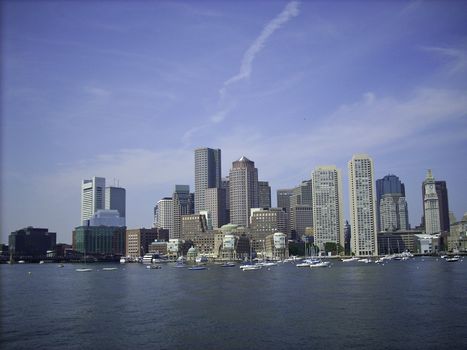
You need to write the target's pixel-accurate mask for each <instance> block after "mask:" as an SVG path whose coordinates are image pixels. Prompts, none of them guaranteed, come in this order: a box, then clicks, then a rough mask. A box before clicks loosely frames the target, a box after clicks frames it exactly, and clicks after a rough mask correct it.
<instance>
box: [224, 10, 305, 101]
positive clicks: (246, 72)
mask: <svg viewBox="0 0 467 350" xmlns="http://www.w3.org/2000/svg"><path fill="white" fill-rule="evenodd" d="M298 14H299V2H298V1H291V2H289V3H288V4H287V5H286V6H285V8H284V10H283V11H282V12H281V13H280V14H279V15H277V17H276V18H274V19H273V20H272V21H270V22H269V23H268V24H267V25H266V26H265V27H264V28H263V30H262V31H261V33H260V35H259V36H258V37H257V38H256V39H255V40H254V41H253V43H252V44H251V45H250V47H249V48H248V49H247V50H246V51H245V53H244V54H243V59H242V63H241V65H240V71H239V72H238V74H236V75H234V76H233V77H231V78H229V79H227V80H226V81H225V82H224V84H223V86H222V88H221V90H220V94H221V97H222V96H224V94H225V92H226V89H227V87H228V86H229V85H232V84H234V83H236V82H238V81H241V80H244V79H248V78H249V77H250V75H251V73H252V71H253V61H254V59H255V57H256V55H258V53H259V52H260V51H261V50H262V49H263V47H264V45H265V44H266V42H267V40H268V39H269V37H270V36H271V35H272V34H274V32H275V31H276V30H278V29H279V28H280V27H282V26H283V25H284V24H285V23H287V22H288V21H289V20H290V19H291V18H292V17H295V16H297V15H298Z"/></svg>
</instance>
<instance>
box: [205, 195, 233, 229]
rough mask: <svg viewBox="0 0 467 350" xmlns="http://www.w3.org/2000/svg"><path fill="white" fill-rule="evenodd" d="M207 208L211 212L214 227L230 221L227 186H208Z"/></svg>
mask: <svg viewBox="0 0 467 350" xmlns="http://www.w3.org/2000/svg"><path fill="white" fill-rule="evenodd" d="M206 209H207V211H208V212H209V213H211V222H212V228H213V229H217V228H219V227H221V226H223V225H225V224H227V223H228V219H227V208H226V190H225V188H208V189H207V190H206Z"/></svg>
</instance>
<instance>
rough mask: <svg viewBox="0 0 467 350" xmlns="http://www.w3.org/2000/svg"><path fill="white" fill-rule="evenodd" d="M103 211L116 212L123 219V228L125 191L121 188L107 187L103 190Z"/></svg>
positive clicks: (124, 220)
mask: <svg viewBox="0 0 467 350" xmlns="http://www.w3.org/2000/svg"><path fill="white" fill-rule="evenodd" d="M105 209H107V210H118V214H119V215H120V217H121V218H123V226H125V222H126V191H125V189H124V188H122V187H115V186H109V187H106V188H105Z"/></svg>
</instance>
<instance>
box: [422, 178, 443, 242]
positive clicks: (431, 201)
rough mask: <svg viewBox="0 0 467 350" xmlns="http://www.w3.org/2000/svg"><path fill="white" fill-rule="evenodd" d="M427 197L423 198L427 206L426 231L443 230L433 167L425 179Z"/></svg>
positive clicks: (429, 232)
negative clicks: (432, 171)
mask: <svg viewBox="0 0 467 350" xmlns="http://www.w3.org/2000/svg"><path fill="white" fill-rule="evenodd" d="M423 186H425V197H424V198H423V202H424V207H425V213H424V214H425V233H426V234H429V235H432V234H434V233H439V232H440V231H441V225H440V217H439V198H438V194H437V193H436V183H435V178H434V177H433V174H432V173H431V169H430V170H428V173H427V175H426V178H425V181H424V182H423Z"/></svg>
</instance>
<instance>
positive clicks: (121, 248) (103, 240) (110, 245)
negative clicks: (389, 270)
mask: <svg viewBox="0 0 467 350" xmlns="http://www.w3.org/2000/svg"><path fill="white" fill-rule="evenodd" d="M125 236H126V227H117V226H78V227H76V228H75V230H74V231H73V250H75V251H77V252H80V253H83V254H86V255H104V256H105V255H125Z"/></svg>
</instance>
